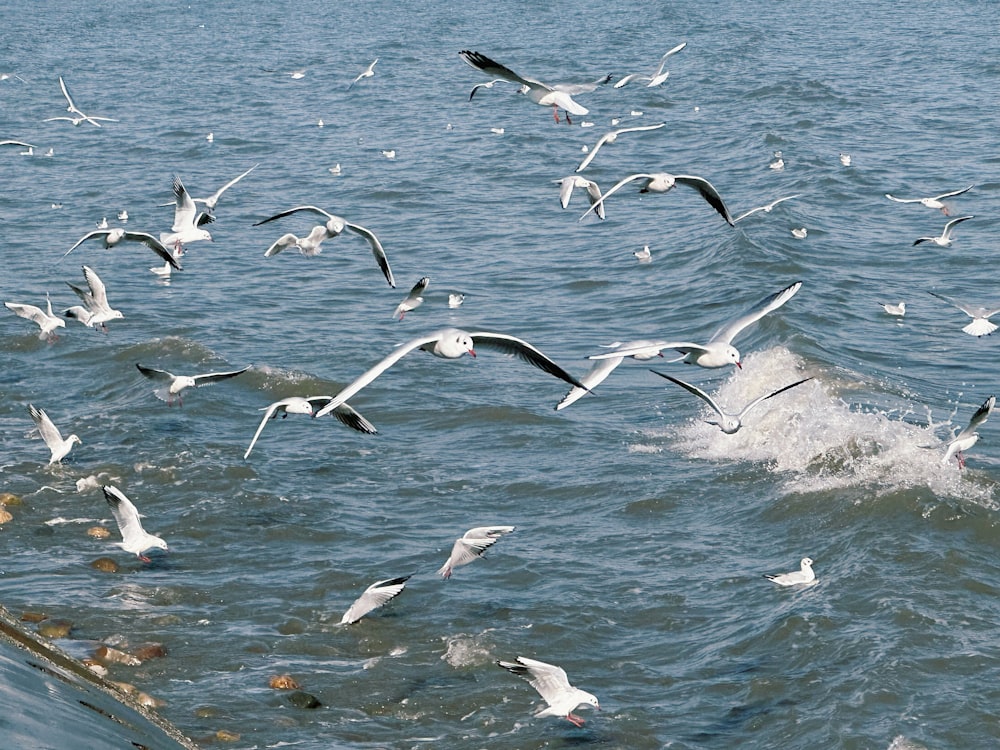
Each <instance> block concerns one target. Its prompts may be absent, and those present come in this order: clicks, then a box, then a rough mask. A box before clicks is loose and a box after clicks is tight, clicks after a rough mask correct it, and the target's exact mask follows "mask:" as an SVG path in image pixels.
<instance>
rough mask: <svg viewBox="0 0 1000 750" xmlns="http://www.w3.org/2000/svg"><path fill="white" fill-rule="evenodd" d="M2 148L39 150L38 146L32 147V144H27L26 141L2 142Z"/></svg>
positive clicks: (0, 142) (0, 144) (0, 143)
mask: <svg viewBox="0 0 1000 750" xmlns="http://www.w3.org/2000/svg"><path fill="white" fill-rule="evenodd" d="M0 146H20V147H21V148H32V149H34V148H38V146H32V145H31V144H30V143H25V142H24V141H0Z"/></svg>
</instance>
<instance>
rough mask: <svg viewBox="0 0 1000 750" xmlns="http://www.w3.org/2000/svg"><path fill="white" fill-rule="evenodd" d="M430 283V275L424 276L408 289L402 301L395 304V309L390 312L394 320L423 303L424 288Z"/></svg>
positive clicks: (400, 318)
mask: <svg viewBox="0 0 1000 750" xmlns="http://www.w3.org/2000/svg"><path fill="white" fill-rule="evenodd" d="M430 283H431V277H430V276H424V277H422V278H421V279H420V280H419V281H417V283H416V284H414V285H413V288H412V289H411V290H410V293H409V294H407V295H406V297H405V298H404V299H403V301H402V302H400V303H399V304H398V305H396V311H395V312H394V313H393V314H392V317H393V318H395V319H396V320H402V319H403V318H404V317H405V316H406V313H408V312H410V311H411V310H416V309H417V308H418V307H420V306H421V305H422V304H424V296H423V295H424V290H425V289H426V288H427V285H428V284H430Z"/></svg>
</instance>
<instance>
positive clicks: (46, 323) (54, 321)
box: [3, 293, 66, 342]
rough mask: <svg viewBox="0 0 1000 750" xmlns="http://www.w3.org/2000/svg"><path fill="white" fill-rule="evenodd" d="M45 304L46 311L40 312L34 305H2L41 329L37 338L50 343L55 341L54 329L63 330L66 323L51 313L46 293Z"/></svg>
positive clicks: (50, 304) (50, 302) (10, 303)
mask: <svg viewBox="0 0 1000 750" xmlns="http://www.w3.org/2000/svg"><path fill="white" fill-rule="evenodd" d="M45 303H46V310H42V309H41V308H40V307H35V306H34V305H21V304H18V303H17V302H4V303H3V304H4V307H6V308H7V309H8V310H10V311H11V312H12V313H14V314H15V315H17V316H18V317H20V318H25V319H26V320H30V321H32V322H34V323H36V324H38V327H39V328H40V329H41V330H40V331H39V333H38V338H40V339H48V340H49V341H50V342H51V341H55V340H56V333H55V331H56V329H57V328H65V326H66V321H65V320H63V319H62V318H60V317H59V316H58V315H54V314H53V313H52V300H50V299H49V295H48V293H46V295H45Z"/></svg>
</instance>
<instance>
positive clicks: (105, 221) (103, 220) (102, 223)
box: [63, 216, 108, 257]
mask: <svg viewBox="0 0 1000 750" xmlns="http://www.w3.org/2000/svg"><path fill="white" fill-rule="evenodd" d="M97 228H98V229H107V228H108V217H107V216H102V217H101V220H100V221H99V222H97ZM63 257H65V256H63Z"/></svg>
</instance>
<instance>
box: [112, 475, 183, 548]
mask: <svg viewBox="0 0 1000 750" xmlns="http://www.w3.org/2000/svg"><path fill="white" fill-rule="evenodd" d="M101 489H102V490H104V497H105V499H107V501H108V505H110V506H111V513H112V515H114V517H115V522H116V523H117V524H118V530H119V531H120V532H121V535H122V541H120V542H116V544H117V545H118V546H119V547H121V548H122V549H123V550H125V551H126V552H131V553H132V554H134V555H135V556H136V557H138V558H139V559H140V560H142V561H143V562H147V563H148V562H150V560H149V558H148V557H146V556H145V555H144V554H143V552H145V551H146V550H148V549H153V547H156V548H157V549H162V550H164V551H167V543H166V542H165V541H163V540H162V539H161V538H160V537H158V536H154V535H153V534H149V533H147V532H146V530H145V529H143V528H142V522H141V521H139V511H138V510H136V507H135V505H133V504H132V501H131V500H129V499H128V498H127V497H125V493H124V492H122V491H121V490H120V489H118V488H117V487H114V486H112V485H110V484H106V485H104V486H103V487H102V488H101Z"/></svg>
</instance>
